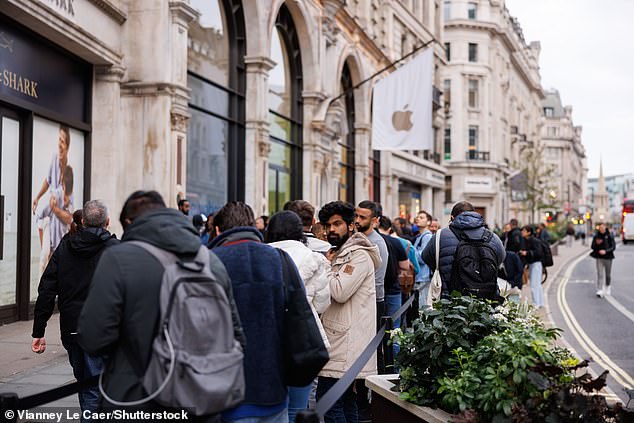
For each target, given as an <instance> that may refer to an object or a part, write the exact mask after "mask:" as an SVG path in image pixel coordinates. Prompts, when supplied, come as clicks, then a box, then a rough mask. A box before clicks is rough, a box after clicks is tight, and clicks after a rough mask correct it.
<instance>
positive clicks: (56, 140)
mask: <svg viewBox="0 0 634 423" xmlns="http://www.w3.org/2000/svg"><path fill="white" fill-rule="evenodd" d="M83 175H84V135H83V133H81V132H79V131H76V130H74V129H71V128H69V127H68V126H66V125H60V124H59V123H56V122H51V121H48V120H45V119H41V118H35V119H34V121H33V185H32V191H31V192H32V193H33V202H32V205H31V208H32V214H33V217H32V219H31V298H32V299H35V298H36V297H37V286H38V284H39V279H40V276H41V275H42V273H43V272H44V269H46V266H47V264H48V260H49V258H50V257H51V255H52V254H53V251H55V249H56V248H57V246H58V245H59V242H60V241H61V239H62V237H63V236H64V235H66V233H67V232H68V230H69V227H70V224H71V222H72V220H73V212H74V211H75V208H77V207H81V204H83V190H84V184H83Z"/></svg>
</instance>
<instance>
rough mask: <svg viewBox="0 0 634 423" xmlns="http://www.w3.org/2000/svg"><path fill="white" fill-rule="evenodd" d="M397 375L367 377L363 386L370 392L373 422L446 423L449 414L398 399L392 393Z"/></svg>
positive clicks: (449, 418) (397, 394)
mask: <svg viewBox="0 0 634 423" xmlns="http://www.w3.org/2000/svg"><path fill="white" fill-rule="evenodd" d="M396 380H398V375H376V376H369V377H368V378H367V379H366V380H365V386H367V387H368V389H370V390H371V391H372V418H373V420H374V421H375V422H398V423H414V422H416V423H418V422H428V423H447V422H450V421H451V418H452V417H453V416H452V415H451V414H449V413H447V412H445V411H442V410H440V409H437V408H429V407H421V406H419V405H415V404H412V403H410V402H407V401H403V400H401V399H399V397H398V396H399V393H398V392H393V391H391V389H392V388H393V387H394V381H396Z"/></svg>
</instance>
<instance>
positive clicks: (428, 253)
mask: <svg viewBox="0 0 634 423" xmlns="http://www.w3.org/2000/svg"><path fill="white" fill-rule="evenodd" d="M484 225H485V222H484V219H483V218H482V216H480V215H479V214H478V213H476V212H475V208H474V207H473V205H472V204H471V203H469V202H467V201H460V202H458V203H456V204H455V205H454V206H453V208H452V209H451V223H450V224H449V229H443V230H442V231H441V232H440V233H441V235H440V254H439V260H438V261H439V267H440V279H441V280H442V297H443V298H447V297H449V295H450V294H451V292H449V281H450V280H451V268H452V266H453V261H454V253H455V252H456V248H457V247H458V244H459V243H460V241H459V239H458V237H457V236H456V234H455V233H454V231H459V232H461V233H463V234H464V235H465V236H466V237H467V238H469V239H471V240H480V239H482V237H483V235H484V233H485V230H486V228H485V227H484ZM437 235H438V233H436V234H434V236H433V237H432V238H431V239H430V240H429V242H428V243H427V246H426V247H425V249H424V250H423V261H424V262H425V263H426V264H427V266H429V269H430V270H431V272H432V273H433V272H435V271H436V236H437ZM489 244H490V245H491V247H492V248H493V250H494V251H495V255H496V259H497V265H498V267H499V266H500V264H502V262H503V261H504V257H505V256H506V253H505V251H504V247H503V246H502V241H500V238H498V236H497V235H495V234H492V237H491V239H490V240H489Z"/></svg>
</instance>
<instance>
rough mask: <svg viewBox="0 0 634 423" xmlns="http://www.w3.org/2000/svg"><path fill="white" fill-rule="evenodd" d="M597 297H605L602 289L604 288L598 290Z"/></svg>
mask: <svg viewBox="0 0 634 423" xmlns="http://www.w3.org/2000/svg"><path fill="white" fill-rule="evenodd" d="M597 297H599V298H603V290H602V289H599V290H598V291H597Z"/></svg>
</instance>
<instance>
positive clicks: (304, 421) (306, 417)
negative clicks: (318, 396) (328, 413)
mask: <svg viewBox="0 0 634 423" xmlns="http://www.w3.org/2000/svg"><path fill="white" fill-rule="evenodd" d="M295 422H296V423H319V416H318V415H317V412H316V411H315V410H302V411H299V412H297V414H296V415H295Z"/></svg>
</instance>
